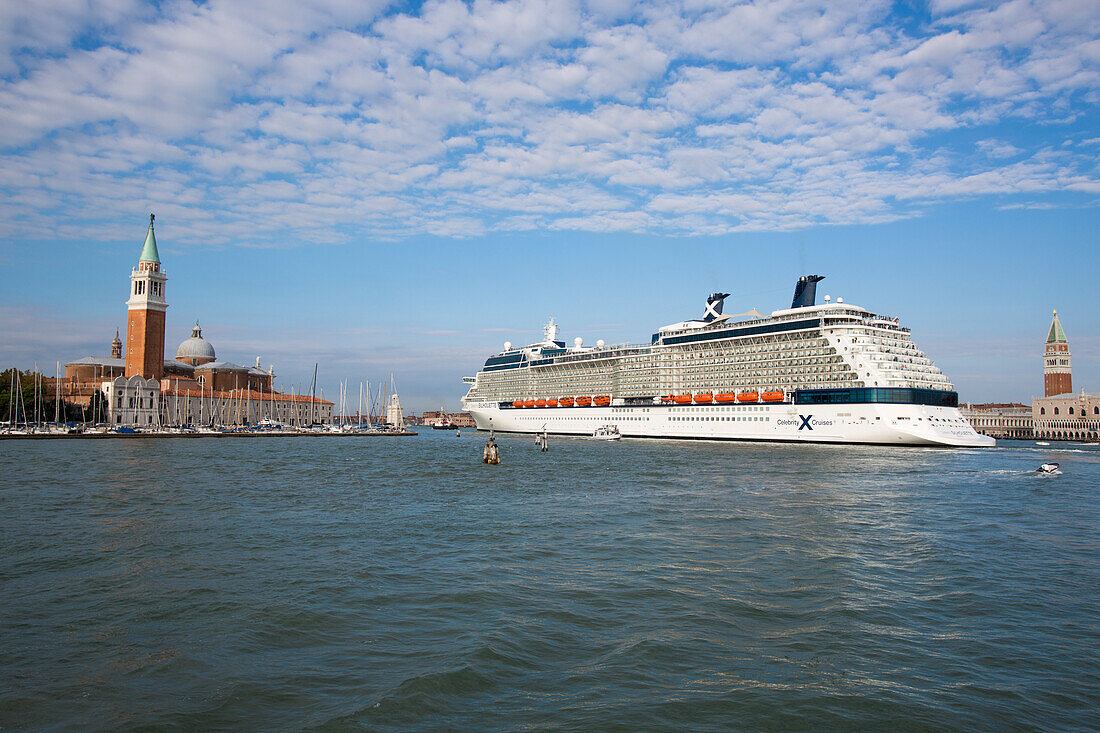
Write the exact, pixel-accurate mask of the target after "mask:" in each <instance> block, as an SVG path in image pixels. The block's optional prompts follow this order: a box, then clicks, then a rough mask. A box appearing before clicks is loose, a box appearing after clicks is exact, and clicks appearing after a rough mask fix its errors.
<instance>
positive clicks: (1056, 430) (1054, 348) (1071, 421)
mask: <svg viewBox="0 0 1100 733" xmlns="http://www.w3.org/2000/svg"><path fill="white" fill-rule="evenodd" d="M959 409H960V411H961V412H962V414H963V416H964V417H965V418H966V419H967V420H968V421H969V422H970V424H971V425H972V426H973V427H974V430H975V431H976V432H979V433H981V434H982V435H988V436H990V437H993V438H1011V439H1023V440H1028V439H1045V440H1084V441H1095V440H1097V436H1098V435H1100V395H1098V394H1089V393H1087V392H1085V391H1084V390H1082V391H1081V392H1080V393H1078V394H1074V393H1073V371H1072V361H1071V356H1070V350H1069V339H1067V338H1066V332H1065V330H1064V329H1063V328H1062V322H1061V321H1060V320H1059V318H1058V311H1054V317H1053V319H1052V320H1051V322H1050V329H1049V330H1048V331H1047V338H1046V341H1045V343H1044V349H1043V396H1042V397H1032V398H1031V405H1030V407H1029V406H1028V405H1024V404H1020V403H989V404H969V403H968V404H964V405H961V406H960V408H959Z"/></svg>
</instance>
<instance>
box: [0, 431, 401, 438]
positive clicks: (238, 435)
mask: <svg viewBox="0 0 1100 733" xmlns="http://www.w3.org/2000/svg"><path fill="white" fill-rule="evenodd" d="M412 435H419V433H417V432H415V431H412V430H403V431H401V432H393V433H327V432H325V433H314V432H308V431H300V432H298V431H295V432H282V431H280V432H275V431H272V432H269V433H250V432H240V433H72V434H70V433H65V434H59V435H53V434H50V433H28V434H27V435H12V434H7V433H0V440H80V439H93V440H103V439H107V440H111V439H116V438H130V439H142V438H155V439H158V440H159V439H162V438H404V437H408V436H412Z"/></svg>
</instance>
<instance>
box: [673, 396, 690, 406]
mask: <svg viewBox="0 0 1100 733" xmlns="http://www.w3.org/2000/svg"><path fill="white" fill-rule="evenodd" d="M672 399H673V400H675V401H676V404H677V405H690V404H691V395H689V394H678V395H676V396H675V397H673V398H672Z"/></svg>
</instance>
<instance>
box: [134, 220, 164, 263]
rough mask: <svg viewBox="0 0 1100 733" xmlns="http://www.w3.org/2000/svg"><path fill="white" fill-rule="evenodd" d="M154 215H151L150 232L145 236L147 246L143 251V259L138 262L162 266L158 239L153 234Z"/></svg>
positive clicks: (140, 258)
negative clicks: (154, 263)
mask: <svg viewBox="0 0 1100 733" xmlns="http://www.w3.org/2000/svg"><path fill="white" fill-rule="evenodd" d="M154 218H156V217H155V216H154V215H153V214H150V215H149V231H148V232H147V233H146V234H145V246H144V247H142V249H141V257H139V258H138V262H156V263H157V264H158V265H159V264H160V253H159V252H157V238H156V235H154V234H153V219H154Z"/></svg>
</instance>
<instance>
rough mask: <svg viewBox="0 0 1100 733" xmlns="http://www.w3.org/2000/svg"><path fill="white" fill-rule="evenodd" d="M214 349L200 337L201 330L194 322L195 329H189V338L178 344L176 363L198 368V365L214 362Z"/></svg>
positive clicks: (196, 322)
mask: <svg viewBox="0 0 1100 733" xmlns="http://www.w3.org/2000/svg"><path fill="white" fill-rule="evenodd" d="M215 358H216V357H215V356H214V347H213V346H211V345H210V342H209V341H207V340H206V339H204V338H203V337H202V329H201V328H199V322H198V321H195V327H194V328H193V329H191V338H189V339H187V340H186V341H184V342H183V343H182V344H180V346H179V348H178V349H176V361H182V362H183V363H184V364H190V365H191V366H198V365H199V364H206V363H207V362H211V361H214V359H215Z"/></svg>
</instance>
